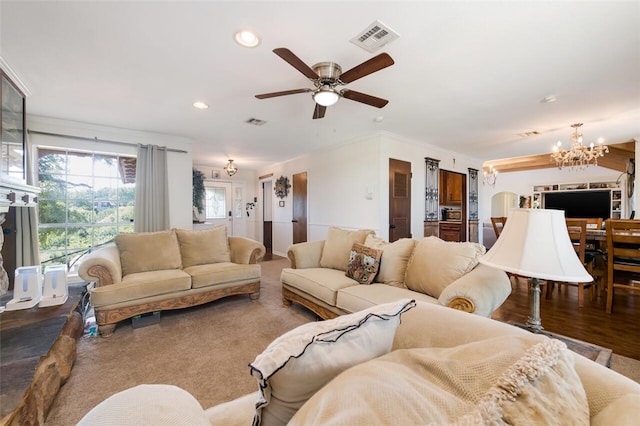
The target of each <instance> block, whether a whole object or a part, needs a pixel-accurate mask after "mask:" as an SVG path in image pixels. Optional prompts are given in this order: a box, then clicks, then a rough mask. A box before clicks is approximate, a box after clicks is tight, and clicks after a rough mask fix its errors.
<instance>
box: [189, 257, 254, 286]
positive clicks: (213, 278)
mask: <svg viewBox="0 0 640 426" xmlns="http://www.w3.org/2000/svg"><path fill="white" fill-rule="evenodd" d="M184 272H186V273H187V274H189V275H191V287H192V288H201V287H208V286H211V285H220V284H228V283H234V282H237V283H240V282H242V281H246V282H252V281H257V280H260V265H258V264H255V263H254V264H251V265H240V264H237V263H231V262H223V263H212V264H209V265H196V266H190V267H188V268H184Z"/></svg>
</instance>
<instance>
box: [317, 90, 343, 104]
mask: <svg viewBox="0 0 640 426" xmlns="http://www.w3.org/2000/svg"><path fill="white" fill-rule="evenodd" d="M338 99H340V95H338V93H336V91H335V90H333V89H332V88H331V87H327V86H323V87H321V88H319V89H318V90H316V91H314V92H313V100H314V101H316V103H317V104H318V105H322V106H324V107H328V106H331V105H333V104H335V103H336V102H338Z"/></svg>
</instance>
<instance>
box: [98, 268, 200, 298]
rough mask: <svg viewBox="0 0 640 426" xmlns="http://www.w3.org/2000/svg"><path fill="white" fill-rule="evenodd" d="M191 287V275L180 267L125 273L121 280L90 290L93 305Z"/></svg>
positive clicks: (175, 291) (157, 294)
mask: <svg viewBox="0 0 640 426" xmlns="http://www.w3.org/2000/svg"><path fill="white" fill-rule="evenodd" d="M190 288H191V277H190V276H189V274H187V273H186V272H184V271H182V270H180V269H167V270H165V271H149V272H138V273H135V274H129V275H125V276H124V278H123V279H122V281H121V282H119V283H117V284H111V285H107V286H102V287H96V288H94V289H93V290H91V304H92V305H93V306H94V307H101V306H107V305H113V304H116V303H121V302H129V301H131V300H137V299H143V298H145V297H151V296H159V295H161V294H167V293H177V292H179V291H184V290H189V289H190Z"/></svg>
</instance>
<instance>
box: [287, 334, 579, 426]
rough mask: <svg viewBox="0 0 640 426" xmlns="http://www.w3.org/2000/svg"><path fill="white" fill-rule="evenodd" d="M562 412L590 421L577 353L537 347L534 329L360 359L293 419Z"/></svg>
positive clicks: (496, 421)
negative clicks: (522, 333)
mask: <svg viewBox="0 0 640 426" xmlns="http://www.w3.org/2000/svg"><path fill="white" fill-rule="evenodd" d="M496 348H499V350H496ZM568 413H570V414H568ZM560 419H562V423H563V424H571V425H584V424H589V406H588V403H587V398H586V392H585V390H584V388H583V386H582V382H581V381H580V377H579V376H578V374H577V372H576V371H575V369H574V355H573V354H572V353H571V352H570V351H569V350H568V349H567V348H566V345H565V344H564V343H562V342H560V341H559V340H554V339H544V341H542V342H541V343H538V344H535V345H533V346H532V343H531V339H530V337H528V336H525V337H521V336H518V337H515V336H500V337H495V338H490V339H486V340H480V341H476V342H471V343H468V344H465V345H460V346H456V347H452V348H430V347H427V348H414V349H400V350H395V351H393V352H391V353H389V354H386V355H383V356H381V357H379V358H376V359H373V360H370V361H367V362H365V363H362V364H359V365H356V366H354V367H352V368H350V369H349V370H346V371H344V372H343V373H341V374H340V375H338V376H337V377H336V378H335V379H333V380H332V381H331V382H330V383H329V384H327V385H326V386H325V387H324V388H322V389H321V390H320V391H318V392H317V393H316V394H315V395H314V396H313V397H312V398H310V399H309V401H307V403H306V404H305V405H304V406H303V407H302V408H301V409H300V410H298V412H297V413H296V414H295V416H294V417H293V418H292V419H291V422H290V423H289V424H291V425H308V424H321V425H323V426H326V425H334V424H336V425H337V424H342V425H346V424H424V425H426V424H431V425H433V424H442V425H444V424H448V425H452V424H455V425H487V424H492V425H506V424H525V425H538V424H548V425H549V424H558V421H559V420H560Z"/></svg>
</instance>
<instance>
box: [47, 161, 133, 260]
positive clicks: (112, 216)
mask: <svg viewBox="0 0 640 426" xmlns="http://www.w3.org/2000/svg"><path fill="white" fill-rule="evenodd" d="M127 160H129V161H131V157H121V156H118V155H106V154H96V153H90V152H78V151H70V150H54V149H42V148H41V149H39V150H38V180H39V185H40V188H41V192H40V197H39V200H40V201H39V203H38V209H39V210H38V211H39V219H40V225H39V232H38V235H39V242H40V258H41V261H42V264H43V265H47V264H61V263H66V264H67V265H69V266H70V272H73V271H75V270H76V269H77V264H75V261H76V260H77V259H78V258H79V257H80V256H81V255H82V254H84V253H85V252H87V250H88V249H90V248H92V247H96V246H99V245H102V244H105V243H108V242H110V241H111V240H112V239H113V238H114V237H115V235H116V234H117V233H118V232H133V218H134V206H135V177H131V176H127V173H126V169H127V168H126V167H125V166H126V164H127Z"/></svg>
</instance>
